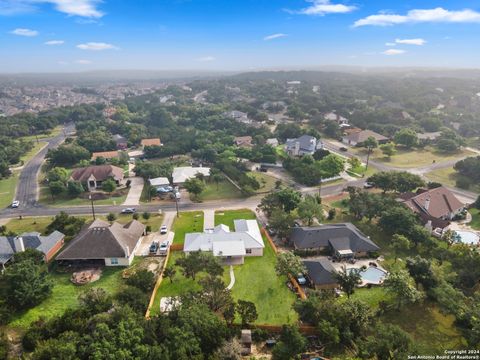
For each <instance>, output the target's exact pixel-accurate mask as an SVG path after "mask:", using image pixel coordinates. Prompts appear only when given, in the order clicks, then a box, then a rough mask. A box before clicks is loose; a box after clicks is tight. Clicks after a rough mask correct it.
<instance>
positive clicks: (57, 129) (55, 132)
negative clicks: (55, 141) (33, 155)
mask: <svg viewBox="0 0 480 360" xmlns="http://www.w3.org/2000/svg"><path fill="white" fill-rule="evenodd" d="M62 128H63V126H61V125H58V126H56V127H55V128H53V129H52V130H51V131H47V132H45V133H44V134H38V135H37V136H35V135H29V136H24V137H22V140H25V141H34V142H37V138H38V140H42V139H47V138H51V137H55V136H57V135H58V134H60V133H61V132H62Z"/></svg>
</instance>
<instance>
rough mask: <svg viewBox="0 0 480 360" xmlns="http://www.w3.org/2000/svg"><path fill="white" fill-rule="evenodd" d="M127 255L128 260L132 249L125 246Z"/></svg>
mask: <svg viewBox="0 0 480 360" xmlns="http://www.w3.org/2000/svg"><path fill="white" fill-rule="evenodd" d="M125 254H127V258H129V257H130V248H129V247H128V246H125Z"/></svg>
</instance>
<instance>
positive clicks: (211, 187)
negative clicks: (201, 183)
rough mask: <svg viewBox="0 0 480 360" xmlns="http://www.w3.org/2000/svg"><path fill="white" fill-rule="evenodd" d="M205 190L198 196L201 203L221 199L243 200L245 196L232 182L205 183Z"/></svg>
mask: <svg viewBox="0 0 480 360" xmlns="http://www.w3.org/2000/svg"><path fill="white" fill-rule="evenodd" d="M205 185H206V187H205V190H204V191H202V193H201V194H200V195H199V196H198V198H197V199H195V200H199V201H208V200H221V199H225V200H228V199H238V198H242V197H243V194H242V192H241V191H240V190H238V189H237V188H236V187H235V186H234V185H233V184H232V183H231V182H230V181H228V180H226V179H225V180H223V181H221V182H219V183H218V184H216V183H215V182H213V181H206V182H205Z"/></svg>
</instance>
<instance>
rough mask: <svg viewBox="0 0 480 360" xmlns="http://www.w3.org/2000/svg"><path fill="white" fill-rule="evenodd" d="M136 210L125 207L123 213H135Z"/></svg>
mask: <svg viewBox="0 0 480 360" xmlns="http://www.w3.org/2000/svg"><path fill="white" fill-rule="evenodd" d="M136 211H137V210H135V208H125V209H122V214H133V213H135V212H136Z"/></svg>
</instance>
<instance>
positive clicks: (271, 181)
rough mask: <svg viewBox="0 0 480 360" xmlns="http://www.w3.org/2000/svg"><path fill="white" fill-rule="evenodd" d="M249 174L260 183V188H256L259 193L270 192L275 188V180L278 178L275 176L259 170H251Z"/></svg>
mask: <svg viewBox="0 0 480 360" xmlns="http://www.w3.org/2000/svg"><path fill="white" fill-rule="evenodd" d="M248 176H250V177H253V178H255V179H257V181H258V182H259V183H260V189H258V190H256V192H257V193H265V192H270V191H272V190H273V189H275V182H276V181H277V179H276V178H274V177H273V176H270V175H267V174H265V173H263V172H258V171H256V172H255V171H252V172H249V173H248Z"/></svg>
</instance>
